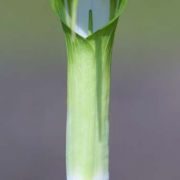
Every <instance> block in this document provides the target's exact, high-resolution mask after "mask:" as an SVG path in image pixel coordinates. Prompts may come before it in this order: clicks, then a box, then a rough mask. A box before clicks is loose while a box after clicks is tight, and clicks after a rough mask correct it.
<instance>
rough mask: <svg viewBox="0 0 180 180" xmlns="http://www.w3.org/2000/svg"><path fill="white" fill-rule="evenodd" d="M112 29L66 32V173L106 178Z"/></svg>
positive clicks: (91, 179) (91, 178)
mask: <svg viewBox="0 0 180 180" xmlns="http://www.w3.org/2000/svg"><path fill="white" fill-rule="evenodd" d="M113 26H114V28H112V27H109V28H107V29H106V30H105V31H102V32H100V34H99V33H97V34H96V36H93V37H92V38H90V39H86V40H84V39H83V38H81V37H79V36H76V39H75V40H72V38H71V33H70V31H68V29H66V27H64V28H65V31H66V44H67V55H68V101H67V105H68V112H67V115H68V118H67V139H66V142H67V146H66V160H67V176H68V177H69V178H68V179H69V180H72V179H73V178H72V177H75V176H77V177H78V180H94V179H95V177H99V178H100V179H98V180H107V179H108V159H109V158H108V156H109V155H108V138H109V121H108V111H109V110H108V109H109V93H110V68H111V52H112V44H113V38H114V29H115V26H116V22H115V23H114V24H113Z"/></svg>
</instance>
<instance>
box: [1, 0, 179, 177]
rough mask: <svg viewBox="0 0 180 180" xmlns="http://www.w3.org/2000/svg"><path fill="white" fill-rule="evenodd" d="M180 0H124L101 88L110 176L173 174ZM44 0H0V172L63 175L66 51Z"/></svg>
mask: <svg viewBox="0 0 180 180" xmlns="http://www.w3.org/2000/svg"><path fill="white" fill-rule="evenodd" d="M179 7H180V1H179V0H171V1H168V0H151V1H148V0H136V1H135V0H129V1H128V4H127V7H126V9H125V12H124V13H123V15H122V17H121V18H120V21H119V26H118V29H117V33H116V38H115V44H114V51H113V64H112V88H111V109H110V119H111V137H110V147H111V158H110V171H111V179H113V180H119V179H120V180H131V179H132V180H144V179H146V180H171V179H172V180H179V179H180V171H179V168H180V155H179V152H180V93H179V92H180V20H179V18H180V10H179ZM65 51H66V50H65V43H64V37H63V32H62V29H61V26H60V23H59V20H58V18H57V17H56V16H55V15H54V13H53V12H52V10H51V8H50V2H49V1H48V0H47V1H46V0H39V1H35V0H31V1H28V0H15V1H12V0H0V179H2V180H32V179H33V180H42V179H43V180H50V179H51V180H58V179H65V157H64V154H65V153H64V151H65V123H66V52H65Z"/></svg>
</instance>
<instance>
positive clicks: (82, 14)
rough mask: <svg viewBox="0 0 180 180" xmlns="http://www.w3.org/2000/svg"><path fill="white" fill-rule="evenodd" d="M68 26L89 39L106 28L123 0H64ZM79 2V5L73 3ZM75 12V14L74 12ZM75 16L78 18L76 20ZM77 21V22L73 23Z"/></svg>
mask: <svg viewBox="0 0 180 180" xmlns="http://www.w3.org/2000/svg"><path fill="white" fill-rule="evenodd" d="M63 1H64V7H65V17H66V18H65V21H66V24H67V25H68V26H69V27H70V28H71V29H72V28H73V31H74V32H75V33H77V34H78V35H80V36H82V37H83V38H87V37H88V36H90V35H91V34H93V33H94V32H96V31H98V30H99V29H101V28H102V27H104V26H106V25H107V24H108V23H109V21H110V20H111V19H112V18H113V16H114V15H115V13H116V9H117V7H118V5H119V3H120V1H121V0H63ZM75 1H77V5H76V6H75V9H74V6H73V3H74V2H75ZM74 11H75V12H74ZM73 16H76V17H75V18H74V17H73ZM72 21H75V22H72Z"/></svg>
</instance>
